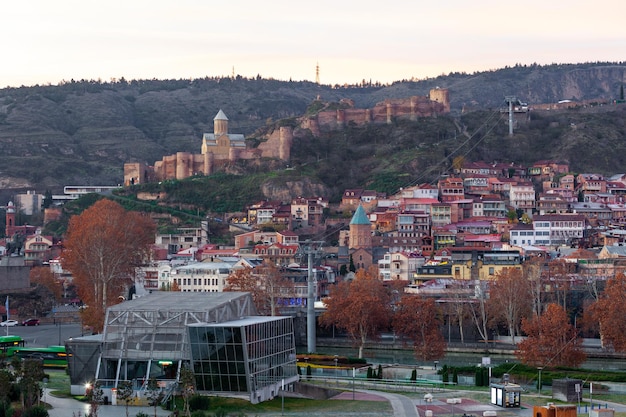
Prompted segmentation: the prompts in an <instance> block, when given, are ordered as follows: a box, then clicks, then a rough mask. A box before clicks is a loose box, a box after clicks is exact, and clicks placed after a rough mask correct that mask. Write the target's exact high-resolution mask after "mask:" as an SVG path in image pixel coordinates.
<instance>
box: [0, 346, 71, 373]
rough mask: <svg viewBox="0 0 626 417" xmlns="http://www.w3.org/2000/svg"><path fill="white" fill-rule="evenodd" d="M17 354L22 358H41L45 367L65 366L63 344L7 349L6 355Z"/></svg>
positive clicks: (65, 357)
mask: <svg viewBox="0 0 626 417" xmlns="http://www.w3.org/2000/svg"><path fill="white" fill-rule="evenodd" d="M14 355H15V356H17V357H18V358H22V359H41V360H42V361H43V366H44V367H47V368H67V352H66V351H65V346H48V347H33V348H25V347H14V348H8V349H7V357H11V356H14Z"/></svg>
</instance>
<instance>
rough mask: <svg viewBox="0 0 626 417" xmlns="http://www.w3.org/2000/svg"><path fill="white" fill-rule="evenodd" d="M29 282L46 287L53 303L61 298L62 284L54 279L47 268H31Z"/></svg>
mask: <svg viewBox="0 0 626 417" xmlns="http://www.w3.org/2000/svg"><path fill="white" fill-rule="evenodd" d="M30 282H31V284H35V285H41V286H42V287H46V288H47V289H48V290H50V292H51V293H52V295H53V296H54V299H55V301H57V302H58V301H61V298H62V296H63V284H62V283H61V282H60V281H59V280H58V279H56V277H55V276H54V274H53V273H52V271H51V270H50V268H49V267H46V266H35V267H33V268H31V270H30Z"/></svg>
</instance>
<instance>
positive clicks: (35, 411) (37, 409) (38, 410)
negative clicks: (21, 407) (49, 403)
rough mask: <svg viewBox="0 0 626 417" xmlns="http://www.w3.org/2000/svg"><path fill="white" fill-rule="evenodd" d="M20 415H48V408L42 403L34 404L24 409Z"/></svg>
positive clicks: (26, 416) (23, 416) (43, 416)
mask: <svg viewBox="0 0 626 417" xmlns="http://www.w3.org/2000/svg"><path fill="white" fill-rule="evenodd" d="M22 417H48V410H46V407H44V406H43V405H36V406H34V407H31V408H29V409H28V410H26V411H24V413H23V414H22Z"/></svg>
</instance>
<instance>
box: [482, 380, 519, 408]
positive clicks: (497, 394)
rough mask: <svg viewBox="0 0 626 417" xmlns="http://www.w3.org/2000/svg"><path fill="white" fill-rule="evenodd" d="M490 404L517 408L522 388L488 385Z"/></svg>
mask: <svg viewBox="0 0 626 417" xmlns="http://www.w3.org/2000/svg"><path fill="white" fill-rule="evenodd" d="M489 389H490V390H491V404H494V405H497V406H500V407H505V408H519V407H520V402H521V394H522V387H521V386H519V385H517V384H509V383H504V384H490V385H489Z"/></svg>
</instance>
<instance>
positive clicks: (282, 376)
mask: <svg viewBox="0 0 626 417" xmlns="http://www.w3.org/2000/svg"><path fill="white" fill-rule="evenodd" d="M189 344H190V346H191V361H192V363H193V372H194V375H195V376H196V389H197V390H198V391H202V392H230V393H233V394H241V393H246V392H247V393H250V401H251V402H252V403H258V402H261V401H265V400H268V399H271V398H274V397H275V396H276V395H277V393H278V389H279V388H280V387H281V386H284V385H285V384H291V383H292V382H295V381H297V380H298V373H297V369H296V350H295V342H294V337H293V322H292V320H291V318H290V317H247V318H243V319H239V320H233V321H229V322H224V323H215V324H208V325H203V324H195V325H192V326H189Z"/></svg>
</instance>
